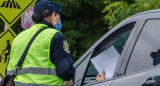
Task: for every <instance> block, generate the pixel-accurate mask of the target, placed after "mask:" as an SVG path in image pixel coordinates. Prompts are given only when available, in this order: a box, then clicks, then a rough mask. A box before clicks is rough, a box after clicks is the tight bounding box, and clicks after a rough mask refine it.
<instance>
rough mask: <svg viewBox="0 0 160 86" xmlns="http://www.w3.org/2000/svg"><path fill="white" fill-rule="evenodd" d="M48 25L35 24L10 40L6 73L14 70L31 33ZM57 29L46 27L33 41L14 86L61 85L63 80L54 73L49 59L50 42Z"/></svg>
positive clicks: (9, 73)
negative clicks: (10, 45)
mask: <svg viewBox="0 0 160 86" xmlns="http://www.w3.org/2000/svg"><path fill="white" fill-rule="evenodd" d="M44 27H48V26H47V25H45V24H36V25H34V26H32V27H31V28H30V29H27V30H25V31H23V32H21V33H20V34H19V35H18V36H17V37H16V38H15V39H14V41H13V42H12V48H11V53H10V59H9V64H8V66H7V74H8V75H11V74H13V73H14V71H15V70H16V68H15V65H17V63H18V61H19V59H20V57H21V55H22V53H23V52H24V50H25V48H26V46H27V45H28V42H29V41H30V40H31V38H32V37H33V35H34V34H35V33H36V32H37V31H38V30H40V29H42V28H44ZM57 32H58V31H57V30H55V29H53V28H47V29H45V30H44V31H42V32H41V33H40V34H39V35H38V36H37V37H36V39H35V40H34V41H33V43H32V45H31V46H30V48H29V51H28V53H27V55H26V58H25V60H24V63H23V65H22V69H21V70H20V71H18V75H17V76H16V78H15V79H14V81H15V84H16V86H62V85H63V80H62V79H61V78H59V77H58V76H57V75H56V67H55V65H54V64H52V63H51V61H50V42H51V39H52V38H53V37H54V35H55V34H56V33H57Z"/></svg>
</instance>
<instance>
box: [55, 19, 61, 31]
mask: <svg viewBox="0 0 160 86" xmlns="http://www.w3.org/2000/svg"><path fill="white" fill-rule="evenodd" d="M57 19H59V23H58V24H57V23H56V21H55V20H54V23H55V28H56V30H58V31H61V30H62V23H61V19H60V18H58V17H57Z"/></svg>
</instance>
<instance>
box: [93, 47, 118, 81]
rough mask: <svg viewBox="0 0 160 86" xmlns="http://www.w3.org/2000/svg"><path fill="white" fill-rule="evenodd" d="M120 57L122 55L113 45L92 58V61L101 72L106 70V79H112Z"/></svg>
mask: <svg viewBox="0 0 160 86" xmlns="http://www.w3.org/2000/svg"><path fill="white" fill-rule="evenodd" d="M119 57H120V55H119V53H118V52H117V50H116V49H115V48H114V46H111V47H110V48H108V49H106V50H105V51H103V52H102V53H100V54H99V55H97V56H95V57H94V58H92V59H91V62H92V63H93V65H94V66H95V68H96V69H97V71H98V72H99V74H101V73H102V70H105V77H106V79H110V78H112V77H113V74H114V71H115V68H116V65H117V63H118V59H119Z"/></svg>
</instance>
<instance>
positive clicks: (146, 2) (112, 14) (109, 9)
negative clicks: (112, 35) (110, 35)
mask: <svg viewBox="0 0 160 86" xmlns="http://www.w3.org/2000/svg"><path fill="white" fill-rule="evenodd" d="M104 4H105V5H106V7H105V8H104V9H103V11H102V12H103V13H105V14H106V15H105V16H104V19H105V20H106V22H105V23H109V28H108V29H111V28H113V27H114V26H115V25H116V24H118V23H119V22H121V21H122V20H124V19H125V18H127V17H129V16H131V15H134V14H136V13H139V12H143V11H147V10H152V9H158V8H160V1H159V0H137V1H135V3H132V4H128V2H127V1H116V2H113V1H112V2H109V1H108V0H104Z"/></svg>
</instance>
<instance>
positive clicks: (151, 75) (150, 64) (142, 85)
mask: <svg viewBox="0 0 160 86" xmlns="http://www.w3.org/2000/svg"><path fill="white" fill-rule="evenodd" d="M158 15H159V14H158ZM144 16H146V15H144ZM152 16H153V15H152ZM154 16H157V15H154ZM135 39H136V37H135ZM132 43H133V45H131V47H132V46H133V48H130V50H128V52H127V53H128V54H127V56H128V58H126V59H125V62H127V64H126V65H124V66H122V68H121V70H120V71H121V72H122V71H123V74H124V75H123V76H120V77H118V78H116V79H115V80H114V81H113V83H112V85H111V86H160V84H158V83H160V82H159V81H160V65H159V63H160V61H159V60H156V61H159V62H156V63H158V64H156V65H155V64H154V61H155V60H154V58H152V57H151V53H152V52H157V50H158V49H160V19H159V18H153V19H152V18H150V19H147V20H146V21H145V22H144V25H143V27H142V28H140V29H139V32H138V31H137V39H136V40H133V41H132ZM155 84H157V85H155Z"/></svg>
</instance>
